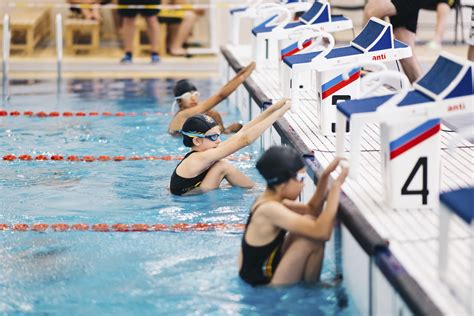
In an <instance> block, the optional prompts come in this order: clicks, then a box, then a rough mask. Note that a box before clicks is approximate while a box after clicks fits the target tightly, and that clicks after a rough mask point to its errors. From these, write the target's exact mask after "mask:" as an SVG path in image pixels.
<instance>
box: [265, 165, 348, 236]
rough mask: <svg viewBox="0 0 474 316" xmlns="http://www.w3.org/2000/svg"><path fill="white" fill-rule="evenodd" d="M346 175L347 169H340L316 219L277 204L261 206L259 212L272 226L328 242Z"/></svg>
mask: <svg viewBox="0 0 474 316" xmlns="http://www.w3.org/2000/svg"><path fill="white" fill-rule="evenodd" d="M347 174H348V168H342V171H341V173H340V174H339V176H338V177H337V179H336V180H335V181H334V182H333V185H332V187H331V189H330V191H329V194H328V197H327V203H326V206H325V208H324V211H323V212H321V214H320V216H319V217H318V218H317V219H312V218H310V217H307V216H302V215H300V214H297V213H295V212H294V211H292V210H290V209H288V208H287V207H286V206H284V205H282V204H280V203H277V202H274V203H266V204H265V205H262V206H261V207H260V212H261V214H263V215H265V216H266V217H267V219H268V221H270V222H271V223H272V224H273V225H274V226H277V227H280V228H283V229H285V230H287V231H289V232H292V233H296V234H299V235H303V236H305V237H308V238H311V239H314V240H317V241H328V240H329V239H330V238H331V233H332V229H333V226H334V220H335V218H336V214H337V209H338V205H339V196H340V193H341V186H342V184H343V183H344V181H345V179H346V176H347Z"/></svg>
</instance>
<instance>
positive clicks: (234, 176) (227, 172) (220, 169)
mask: <svg viewBox="0 0 474 316" xmlns="http://www.w3.org/2000/svg"><path fill="white" fill-rule="evenodd" d="M223 179H226V180H227V181H228V182H229V183H230V184H231V185H233V186H237V187H241V188H249V189H250V188H252V187H253V186H254V185H255V184H254V183H253V181H252V180H250V178H249V177H247V176H246V175H245V174H243V173H242V172H241V171H240V170H239V169H237V168H236V167H235V166H233V165H232V164H230V163H228V162H227V161H225V160H220V161H218V162H216V163H215V164H214V165H213V166H212V167H211V169H209V171H208V172H207V174H206V177H205V178H204V180H202V183H201V185H200V186H199V188H200V189H201V190H213V189H217V188H218V187H219V186H220V184H221V182H222V180H223Z"/></svg>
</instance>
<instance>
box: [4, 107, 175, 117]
mask: <svg viewBox="0 0 474 316" xmlns="http://www.w3.org/2000/svg"><path fill="white" fill-rule="evenodd" d="M161 115H169V113H164V112H142V113H136V112H68V111H66V112H55V111H53V112H45V111H39V112H33V111H23V112H20V111H17V110H15V111H10V112H8V111H6V110H2V109H0V116H12V117H18V116H26V117H41V118H46V117H84V116H101V117H126V116H161Z"/></svg>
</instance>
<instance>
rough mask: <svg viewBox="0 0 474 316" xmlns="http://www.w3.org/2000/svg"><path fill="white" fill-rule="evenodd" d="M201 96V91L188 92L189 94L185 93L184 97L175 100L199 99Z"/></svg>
mask: <svg viewBox="0 0 474 316" xmlns="http://www.w3.org/2000/svg"><path fill="white" fill-rule="evenodd" d="M200 95H201V94H200V93H199V91H188V92H185V93H183V94H182V95H180V96H178V97H175V98H174V99H175V100H180V99H190V98H191V97H198V96H200Z"/></svg>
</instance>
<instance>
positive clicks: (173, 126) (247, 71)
mask: <svg viewBox="0 0 474 316" xmlns="http://www.w3.org/2000/svg"><path fill="white" fill-rule="evenodd" d="M254 69H255V63H254V62H252V63H250V64H249V65H248V66H247V67H245V68H243V69H242V70H240V71H239V72H238V73H237V74H236V75H235V77H234V78H232V79H231V80H230V81H229V82H228V83H227V84H226V85H224V86H223V87H222V88H221V89H220V90H219V91H217V93H216V94H214V95H213V96H211V97H210V98H208V99H207V100H204V101H202V102H199V95H200V94H199V92H198V91H197V89H196V87H195V86H194V85H193V84H192V83H191V82H190V81H189V80H180V81H178V82H177V83H176V85H175V87H174V96H175V102H174V104H173V109H174V105H178V107H179V110H178V112H177V113H176V114H175V116H174V117H173V119H172V120H171V122H170V124H169V126H168V133H170V134H172V135H179V131H180V130H181V127H182V126H183V124H184V121H186V119H187V118H189V117H191V116H193V115H196V114H199V113H201V114H206V115H208V116H210V117H212V118H213V119H214V120H215V121H216V122H217V124H218V125H219V127H220V130H221V132H222V133H225V134H229V133H235V132H238V131H239V130H240V129H241V128H242V124H239V123H232V124H230V125H229V126H227V128H226V127H224V123H223V122H222V118H221V115H220V114H219V112H217V111H213V110H212V108H214V107H215V106H216V105H218V104H219V103H220V102H221V101H223V100H224V99H225V98H227V97H228V96H229V95H230V94H231V93H232V92H234V91H235V89H237V88H238V87H239V85H240V84H241V83H243V82H244V81H245V79H247V77H248V76H250V75H251V74H252V72H253V70H254Z"/></svg>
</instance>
